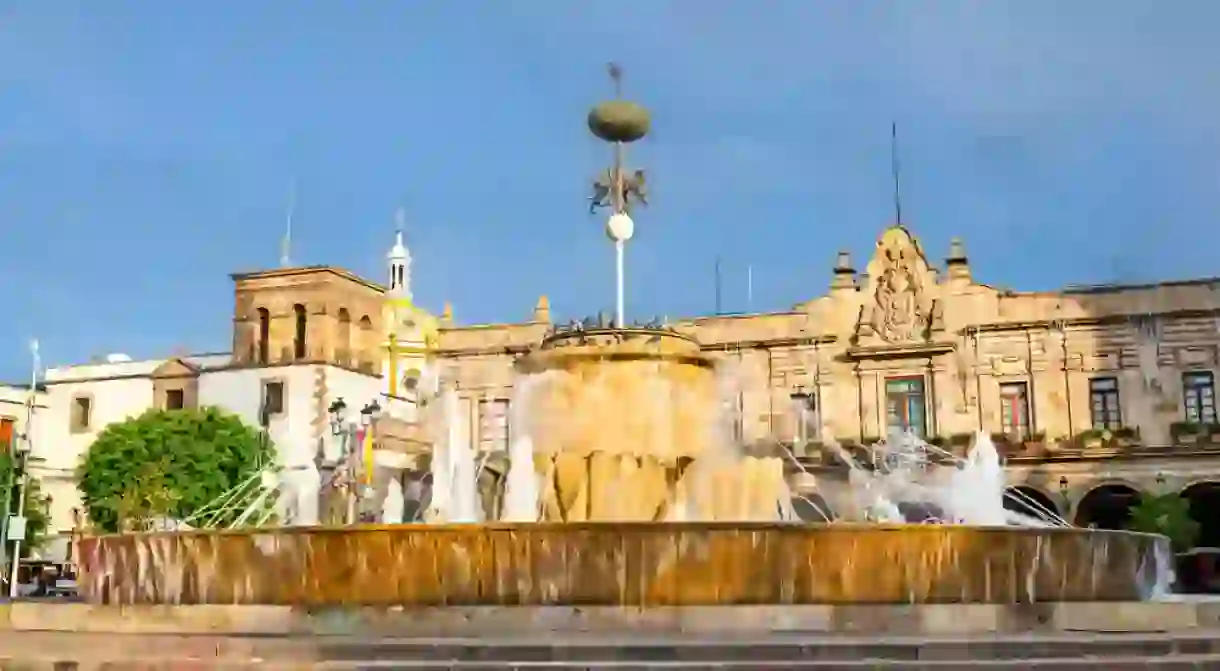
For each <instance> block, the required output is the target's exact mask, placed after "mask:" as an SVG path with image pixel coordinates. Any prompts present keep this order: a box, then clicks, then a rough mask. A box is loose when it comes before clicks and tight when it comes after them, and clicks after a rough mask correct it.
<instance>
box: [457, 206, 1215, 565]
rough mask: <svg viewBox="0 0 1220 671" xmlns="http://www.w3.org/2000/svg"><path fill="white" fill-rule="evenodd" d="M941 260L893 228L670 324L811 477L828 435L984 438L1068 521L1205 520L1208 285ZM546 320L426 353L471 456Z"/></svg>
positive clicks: (488, 435)
mask: <svg viewBox="0 0 1220 671" xmlns="http://www.w3.org/2000/svg"><path fill="white" fill-rule="evenodd" d="M948 251H949V253H948V255H947V257H946V258H945V259H944V264H943V266H940V267H936V266H934V265H933V264H932V263H931V262H930V259H929V258H928V256H927V254H926V253H925V251H924V249H923V248H922V247H921V246H920V244H919V242H918V240H917V239H916V238H915V237H914V236H913V235H912V234H911V233H910V232H909V231H908V230H907V229H906V228H904V227H901V226H895V227H892V228H890V229H888V230H886V231H885V232H884V233H883V234H882V235H881V237H880V239H879V240H878V241H877V244H876V250H875V252H874V253H873V257H872V258H871V259H870V260H869V261H868V265H867V266H866V268H865V272H863V273H861V272H857V269H856V268H855V267H854V266H853V264H852V260H851V258H850V255H849V254H847V253H840V254H839V256H838V259H837V262H836V264H835V267H834V269H833V272H832V274H831V278H830V285H829V290H828V292H827V293H826V294H825V295H824V296H821V297H819V298H814V299H812V300H809V301H807V302H804V303H801V304H799V305H796V306H795V307H794V308H793V309H792V310H790V311H788V312H779V313H767V314H750V315H730V316H710V317H699V318H693V319H689V320H683V321H681V322H679V323H677V324H675V326H676V327H677V328H678V330H679V331H681V332H683V333H686V334H688V335H690V336H692V337H694V338H695V339H696V340H697V341H698V342H699V343H700V344H701V345H702V347H703V349H704V350H705V351H706V352H708V353H712V354H714V355H715V356H718V357H720V358H721V359H722V360H723V361H724V365H728V366H732V367H733V368H734V370H735V371H736V375H737V376H738V378H739V380H740V385H741V391H740V394H739V397H738V399H737V405H738V410H739V411H740V419H739V421H738V427H737V430H738V432H739V436H740V437H741V438H742V439H743V440H744V441H746V442H756V441H767V440H778V441H780V442H782V443H784V444H786V445H789V446H790V447H791V449H792V450H793V452H794V453H795V454H796V455H798V457H799V458H800V460H801V461H802V463H803V464H804V465H805V467H806V468H807V469H808V471H809V472H810V473H813V474H815V475H816V474H817V473H818V472H819V471H822V470H824V469H828V468H830V466H828V465H824V464H823V463H822V454H821V450H820V449H819V448H818V442H819V440H820V439H821V438H823V437H825V438H835V439H836V440H838V441H839V442H840V443H845V444H853V443H855V444H863V443H868V442H872V441H875V440H877V439H880V438H882V437H884V436H886V435H887V434H888V433H890V432H891V431H894V430H910V431H913V432H915V433H917V434H919V435H921V436H924V437H925V438H927V439H928V440H929V441H931V442H935V443H939V444H942V445H943V446H945V448H946V449H950V450H956V451H959V452H960V451H961V450H963V449H964V448H965V445H966V443H967V441H968V440H969V436H970V435H971V434H972V433H973V432H976V431H979V430H983V431H986V432H989V433H992V434H993V436H994V437H995V439H996V440H997V442H999V443H1000V444H1001V448H1002V450H1003V451H1004V453H1005V456H1006V457H1007V460H1008V461H1007V467H1008V472H1009V478H1010V483H1011V485H1012V486H1014V487H1021V488H1022V489H1023V492H1024V493H1025V494H1026V495H1027V496H1029V497H1033V498H1034V499H1036V500H1037V501H1038V502H1039V503H1041V504H1042V505H1044V506H1047V507H1048V508H1052V509H1055V510H1057V511H1059V512H1060V514H1062V515H1063V516H1064V517H1066V518H1068V519H1071V520H1075V521H1076V522H1077V523H1080V524H1094V525H1097V526H1117V525H1121V524H1122V522H1123V517H1124V511H1125V509H1126V508H1127V506H1128V505H1130V504H1131V503H1132V502H1134V501H1136V500H1138V497H1139V496H1141V495H1144V494H1147V493H1162V492H1168V491H1185V492H1186V494H1187V495H1188V496H1190V497H1191V498H1192V500H1194V501H1195V502H1196V508H1197V509H1198V510H1199V511H1202V510H1203V509H1204V508H1209V507H1214V506H1215V505H1220V498H1217V497H1216V495H1215V494H1214V493H1213V492H1215V491H1216V490H1217V488H1214V487H1213V486H1212V485H1211V484H1210V483H1211V482H1212V481H1213V480H1215V481H1217V482H1220V450H1217V449H1214V447H1213V443H1214V442H1220V441H1213V440H1212V436H1213V434H1215V437H1216V438H1217V439H1220V428H1217V427H1216V402H1215V376H1216V370H1217V368H1218V367H1220V364H1218V357H1220V280H1211V279H1204V280H1193V281H1184V282H1171V283H1163V284H1156V285H1143V286H1100V287H1088V288H1069V289H1065V290H1063V291H1059V292H1048V293H1037V292H1028V293H1026V292H1014V291H1008V290H1001V289H997V288H994V287H991V286H988V285H985V284H980V283H977V282H975V281H974V278H973V275H972V272H971V268H970V262H969V259H968V258H967V256H966V252H965V248H964V246H963V245H962V243H961V242H960V241H956V240H955V241H954V242H953V244H952V245H951V248H950V249H949V250H948ZM550 322H551V319H550V314H549V309H548V306H547V304H546V299H545V298H543V299H542V300H540V301H539V304H538V307H537V308H536V309H535V311H534V315H533V318H532V319H531V320H529V321H527V322H522V323H516V324H489V325H480V326H467V327H457V326H452V325H450V324H449V323H448V322H447V321H446V322H444V324H443V326H442V328H441V330H440V339H439V351H438V352H437V354H438V355H439V357H440V360H441V365H442V366H444V367H448V368H449V369H450V370H452V371H454V372H455V374H456V376H457V378H458V379H459V381H460V385H461V389H462V390H463V393H464V394H465V395H466V396H467V398H468V399H469V405H468V407H469V408H470V409H471V412H472V425H473V426H474V430H476V431H477V432H478V436H479V442H480V444H481V445H482V447H483V449H491V450H498V449H503V445H505V444H506V442H507V436H508V432H509V430H510V427H508V426H507V424H506V422H505V421H504V417H505V412H504V407H505V406H506V405H507V403H508V401H509V390H510V387H511V384H512V363H513V361H514V359H515V357H516V356H518V355H520V354H521V353H523V352H525V351H527V350H528V349H529V348H531V347H532V346H534V345H535V344H537V343H538V342H539V341H540V340H541V339H542V337H543V336H544V335H545V334H546V333H547V331H548V330H549V329H550V328H551V324H550ZM792 478H793V482H794V483H795V484H797V485H798V488H799V487H808V486H809V485H808V482H811V481H813V480H814V479H816V478H806V477H804V476H803V475H802V474H800V473H794V474H793V476H792ZM803 482H804V483H805V484H802V483H803ZM1202 540H1204V541H1205V542H1209V543H1214V544H1220V529H1214V530H1211V531H1208V530H1205V533H1204V539H1202Z"/></svg>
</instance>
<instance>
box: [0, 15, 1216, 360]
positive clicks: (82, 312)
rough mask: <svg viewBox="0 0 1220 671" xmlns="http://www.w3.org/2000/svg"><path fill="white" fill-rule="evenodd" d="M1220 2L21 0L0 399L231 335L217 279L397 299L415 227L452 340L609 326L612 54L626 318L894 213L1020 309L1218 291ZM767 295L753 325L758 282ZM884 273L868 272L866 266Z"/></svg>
mask: <svg viewBox="0 0 1220 671" xmlns="http://www.w3.org/2000/svg"><path fill="white" fill-rule="evenodd" d="M1218 23H1220V3H1216V2H1208V1H1206V0H1197V1H1189V0H1180V1H1178V2H1152V1H1151V0H1148V1H1143V2H1135V1H1133V0H1132V1H1127V0H1075V1H1073V2H1062V1H1061V0H1060V1H1055V0H1013V1H1011V2H1005V1H1001V0H994V1H991V2H985V3H984V2H972V1H968V0H963V1H961V2H947V1H946V2H934V1H928V0H925V1H920V2H869V1H865V0H840V1H830V0H826V1H819V2H811V1H809V0H788V1H785V0H770V1H769V2H746V1H745V0H738V1H735V2H728V1H722V0H702V1H699V2H696V1H695V0H681V1H671V2H664V1H661V0H627V2H617V3H605V2H594V1H576V0H571V1H566V2H560V1H559V0H518V1H515V2H507V1H496V2H493V1H491V0H487V1H476V0H463V1H454V0H450V1H448V2H442V1H425V0H411V1H405V0H403V1H392V0H383V1H380V2H374V1H371V0H360V1H358V0H351V1H348V2H339V1H338V0H334V1H331V2H314V3H303V2H294V1H291V0H260V1H259V2H249V1H248V0H210V1H208V2H202V1H199V2H156V1H154V0H144V1H143V2H134V1H123V0H107V1H106V2H85V1H84V0H81V1H80V2H67V1H62V2H61V1H57V0H25V1H16V0H0V231H2V232H3V237H2V238H0V240H2V241H3V242H2V245H0V250H2V251H3V262H2V263H0V283H2V286H3V288H4V292H3V296H4V302H5V306H6V310H5V314H4V318H3V320H0V378H3V379H16V380H19V379H22V378H23V377H25V376H26V375H27V373H26V372H25V371H26V370H28V354H27V349H26V342H27V341H28V339H29V338H30V337H33V336H37V337H39V338H40V339H41V340H42V342H43V355H44V359H45V362H46V363H47V364H52V365H53V364H62V363H68V362H79V361H83V360H86V359H88V358H89V357H90V356H93V355H98V354H102V353H105V352H112V351H122V352H127V353H129V354H132V355H134V356H140V357H143V356H160V355H167V354H170V353H171V352H173V351H174V350H176V349H179V348H184V349H188V350H192V351H200V350H204V351H216V350H224V349H227V347H228V342H229V328H230V323H231V322H230V313H231V310H232V300H233V299H232V293H231V292H232V289H231V284H230V280H229V278H228V273H230V272H234V271H240V270H251V269H257V268H262V267H269V266H273V265H275V264H276V262H277V259H278V247H279V238H280V235H281V233H282V229H283V221H284V214H285V210H286V208H287V203H288V200H289V193H290V191H291V184H292V182H293V180H294V179H295V180H296V181H297V183H298V204H297V210H296V212H297V216H296V226H295V250H294V260H296V261H298V262H302V263H310V264H315V263H326V264H333V265H338V266H343V267H347V268H350V269H352V270H355V271H357V272H360V273H362V274H367V275H370V276H372V277H375V278H377V279H380V278H381V275H382V257H383V254H384V251H385V249H386V247H387V246H388V244H389V242H390V238H391V237H392V231H393V213H394V210H395V208H397V207H399V206H401V207H403V208H405V210H406V215H407V220H408V225H407V235H408V242H409V244H410V246H411V247H412V249H413V251H414V254H415V259H416V261H415V289H416V295H417V297H418V298H419V299H420V300H421V301H422V302H423V303H425V304H428V305H431V306H433V307H435V308H436V309H439V307H440V306H441V304H442V303H443V302H444V301H445V300H450V301H452V302H453V304H454V307H455V312H456V317H457V319H458V321H459V322H462V323H477V322H487V321H505V320H518V319H524V318H526V317H527V316H528V315H529V314H530V310H531V308H532V306H533V304H534V302H535V300H536V299H537V297H538V295H540V294H544V293H545V294H548V295H549V296H550V298H551V302H552V306H553V309H554V310H555V311H556V313H557V314H558V316H560V317H565V318H566V317H574V316H581V315H583V314H589V313H592V312H595V311H597V310H598V309H601V308H610V307H611V306H612V304H613V296H612V292H613V284H612V269H613V263H612V257H611V250H610V246H609V244H608V242H607V241H606V240H605V238H604V236H603V234H602V232H601V217H596V218H590V217H589V216H588V215H587V213H586V208H585V202H584V198H585V196H586V194H587V187H588V183H589V181H590V179H591V178H592V176H593V175H594V174H595V173H596V171H597V170H598V169H599V168H601V167H602V166H603V165H604V164H605V163H606V162H607V159H608V151H607V149H606V148H605V147H604V146H602V145H600V144H599V143H598V142H596V141H595V140H593V139H591V138H590V137H589V135H588V134H587V132H586V130H585V126H584V121H585V114H586V111H587V109H588V107H589V106H590V105H591V104H592V103H594V102H596V101H597V100H599V99H600V98H602V97H605V96H606V95H607V94H608V91H609V85H608V83H607V81H606V78H605V75H604V64H605V62H606V61H608V60H611V59H614V60H618V61H619V62H621V63H622V64H623V67H624V69H625V71H626V89H627V93H628V94H629V95H630V96H631V97H634V98H636V99H638V100H639V101H641V102H643V103H645V104H646V105H648V106H649V107H650V108H651V109H652V111H653V114H654V134H653V136H652V137H650V138H649V139H647V140H645V141H644V142H642V143H640V144H639V146H636V147H633V148H632V155H631V157H630V160H631V161H632V163H633V164H635V165H637V166H640V167H644V168H646V169H648V170H649V171H650V173H651V174H650V177H651V181H652V185H653V186H652V190H653V193H652V199H653V205H652V207H650V208H648V209H647V210H643V211H641V212H639V213H638V214H637V216H636V220H637V234H636V239H635V240H634V241H633V242H632V243H631V246H630V248H629V251H628V271H629V275H628V310H629V312H630V313H632V314H634V315H637V316H652V315H656V314H667V315H671V316H678V315H689V314H695V313H706V312H710V311H712V309H713V297H714V289H713V267H714V259H715V258H716V256H717V255H720V256H722V257H723V278H724V307H725V309H728V310H745V309H747V308H748V307H753V308H754V309H755V310H764V309H785V308H787V307H789V306H791V305H792V304H795V303H797V302H799V301H802V300H805V299H808V298H810V297H812V296H816V295H819V294H821V293H823V292H824V291H825V289H826V287H827V284H828V282H829V279H830V269H831V265H832V262H833V257H834V252H835V251H836V250H837V249H840V248H844V249H849V250H851V251H853V252H854V253H855V254H856V255H857V257H860V256H862V255H864V254H866V253H867V252H868V251H869V249H870V247H871V246H872V244H873V242H874V240H875V238H876V235H877V234H878V233H879V232H880V231H881V230H882V228H884V227H885V226H886V225H887V224H888V223H890V222H891V221H892V218H893V214H892V203H891V196H890V193H891V180H890V169H889V150H888V145H889V126H890V123H891V121H897V123H898V125H899V135H900V146H901V155H902V163H903V173H904V174H903V191H904V218H905V219H906V221H907V222H908V223H909V224H910V225H911V226H912V228H913V229H914V230H915V232H916V234H917V235H919V236H920V237H921V238H922V240H923V242H924V246H925V248H926V249H927V250H928V252H929V255H930V256H932V257H933V260H934V261H939V259H940V258H941V257H943V255H944V253H945V251H946V250H947V245H948V239H949V238H950V237H951V236H954V235H961V236H963V237H964V238H965V241H966V244H967V248H968V250H969V252H970V256H971V260H972V262H973V263H974V270H975V274H976V277H977V278H979V279H980V280H981V281H985V282H988V283H992V284H995V285H999V286H1008V287H1013V288H1018V289H1048V288H1054V287H1057V286H1061V285H1063V284H1066V283H1073V282H1079V283H1088V282H1114V281H1132V282H1134V281H1145V280H1154V279H1169V278H1181V277H1191V276H1201V275H1212V274H1216V272H1217V262H1216V258H1217V256H1216V243H1215V240H1216V237H1217V236H1216V233H1215V232H1216V230H1217V228H1216V226H1217V221H1220V188H1218V187H1220V134H1218V131H1220V104H1218V103H1220V67H1217V65H1216V64H1217V63H1220V42H1217V41H1216V40H1215V37H1214V35H1215V28H1216V26H1217V25H1218ZM751 264H752V265H753V268H754V271H753V277H754V297H753V303H752V306H748V305H747V301H746V279H745V277H746V268H747V266H749V265H751ZM862 264H863V259H862V258H861V259H859V261H858V265H862Z"/></svg>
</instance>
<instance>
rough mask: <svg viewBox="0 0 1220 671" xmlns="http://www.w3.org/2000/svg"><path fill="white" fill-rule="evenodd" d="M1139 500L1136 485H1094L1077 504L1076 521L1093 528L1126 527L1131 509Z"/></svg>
mask: <svg viewBox="0 0 1220 671" xmlns="http://www.w3.org/2000/svg"><path fill="white" fill-rule="evenodd" d="M1139 502H1140V493H1139V490H1137V489H1135V488H1134V487H1129V486H1127V485H1123V484H1110V485H1102V486H1100V487H1094V488H1093V489H1091V490H1089V493H1088V494H1085V495H1084V498H1083V499H1080V503H1079V504H1077V506H1076V519H1075V520H1074V523H1075V525H1076V526H1078V527H1086V528H1093V529H1126V528H1127V524H1128V522H1129V521H1130V519H1131V509H1132V508H1134V507H1135V506H1137V505H1139Z"/></svg>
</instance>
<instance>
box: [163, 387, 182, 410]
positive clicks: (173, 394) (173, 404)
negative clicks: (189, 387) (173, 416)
mask: <svg viewBox="0 0 1220 671" xmlns="http://www.w3.org/2000/svg"><path fill="white" fill-rule="evenodd" d="M185 404H186V394H185V393H183V391H182V390H181V389H167V390H166V391H165V409H166V410H181V409H182V408H183V406H184V405H185Z"/></svg>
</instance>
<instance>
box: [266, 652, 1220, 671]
mask: <svg viewBox="0 0 1220 671" xmlns="http://www.w3.org/2000/svg"><path fill="white" fill-rule="evenodd" d="M262 668H266V667H262ZM312 668H314V669H324V670H325V671H356V670H358V669H359V670H365V669H367V670H369V671H374V670H375V669H451V670H453V671H484V670H486V671H492V670H493V669H501V670H502V669H513V670H514V671H561V670H564V669H584V670H586V671H598V670H601V669H605V670H606V671H628V670H630V671H642V670H644V669H656V670H658V671H662V670H666V669H675V670H681V671H697V670H706V671H725V670H734V669H740V670H741V671H763V670H766V669H811V670H812V671H863V670H865V669H867V670H869V671H876V670H884V671H954V670H957V671H961V670H963V669H982V670H983V671H987V670H989V669H993V670H995V671H1018V670H1021V671H1024V670H1025V669H1034V670H1035V671H1056V670H1058V669H1063V670H1065V671H1067V670H1070V671H1083V670H1084V669H1091V670H1093V671H1136V670H1137V669H1138V670H1139V671H1147V670H1148V669H1155V670H1156V671H1187V670H1191V671H1214V670H1216V669H1220V655H1179V656H1175V657H1173V658H1165V657H1093V658H1046V659H1040V660H1036V661H1029V660H1003V661H996V660H991V661H984V662H979V661H972V660H959V661H939V662H913V661H893V660H889V661H878V660H856V661H851V662H844V661H840V662H826V661H800V662H790V661H782V660H781V661H773V660H769V659H756V660H751V661H744V660H740V659H736V660H722V661H712V660H708V661H705V662H671V663H654V662H643V663H641V662H592V663H590V662H584V663H570V662H554V663H549V664H548V663H538V664H532V663H525V664H517V663H512V662H500V663H496V662H491V661H487V662H455V663H451V664H442V663H440V662H372V663H369V662H364V663H356V662H346V663H345V662H339V663H335V662H327V663H322V664H317V665H315V666H314V667H312Z"/></svg>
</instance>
